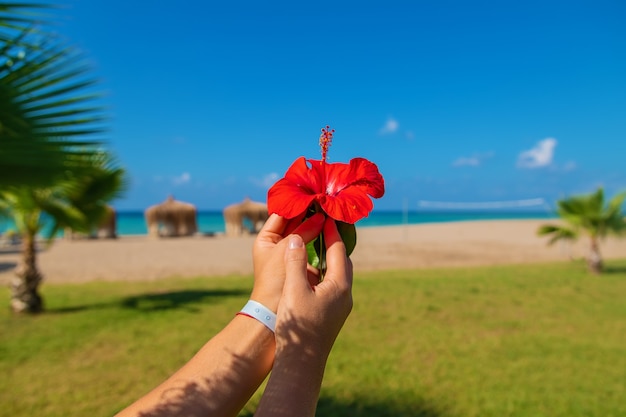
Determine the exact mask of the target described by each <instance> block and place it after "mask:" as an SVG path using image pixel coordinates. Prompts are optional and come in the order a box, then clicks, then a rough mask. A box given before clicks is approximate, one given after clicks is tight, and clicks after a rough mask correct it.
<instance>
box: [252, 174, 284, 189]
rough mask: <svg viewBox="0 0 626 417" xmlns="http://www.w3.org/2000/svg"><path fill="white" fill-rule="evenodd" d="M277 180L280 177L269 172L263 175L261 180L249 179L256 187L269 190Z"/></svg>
mask: <svg viewBox="0 0 626 417" xmlns="http://www.w3.org/2000/svg"><path fill="white" fill-rule="evenodd" d="M279 178H280V176H279V175H278V174H277V173H275V172H271V173H269V174H267V175H264V176H263V177H262V178H251V179H250V181H252V183H253V184H254V185H256V186H258V187H262V188H270V187H271V186H272V185H274V183H275V182H276V181H278V180H279Z"/></svg>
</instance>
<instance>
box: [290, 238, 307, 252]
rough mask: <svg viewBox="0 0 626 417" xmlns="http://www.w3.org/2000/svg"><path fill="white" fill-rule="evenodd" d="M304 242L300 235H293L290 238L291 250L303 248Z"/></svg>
mask: <svg viewBox="0 0 626 417" xmlns="http://www.w3.org/2000/svg"><path fill="white" fill-rule="evenodd" d="M303 247H304V242H303V241H302V238H301V237H300V236H298V235H293V236H291V237H290V238H289V249H298V248H303Z"/></svg>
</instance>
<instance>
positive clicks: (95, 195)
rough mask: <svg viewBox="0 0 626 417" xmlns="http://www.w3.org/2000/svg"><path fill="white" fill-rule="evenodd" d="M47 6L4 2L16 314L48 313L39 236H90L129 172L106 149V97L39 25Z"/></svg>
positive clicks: (5, 122)
mask: <svg viewBox="0 0 626 417" xmlns="http://www.w3.org/2000/svg"><path fill="white" fill-rule="evenodd" d="M42 7H44V8H46V7H48V6H45V5H44V6H41V5H24V4H17V3H15V4H10V3H2V4H0V214H2V213H4V214H5V215H6V216H9V217H10V218H12V220H13V222H14V223H15V226H16V228H17V229H18V233H19V234H21V237H22V240H23V247H22V258H21V261H20V263H19V265H18V266H17V268H16V279H15V280H13V282H12V298H11V306H12V308H13V310H14V311H17V312H22V311H23V312H37V311H41V310H42V308H43V303H42V300H41V296H40V295H39V293H38V291H37V290H38V287H39V284H40V283H41V280H42V275H41V273H40V272H39V270H38V268H37V263H36V255H37V252H36V246H35V244H36V242H35V239H36V237H37V235H38V234H39V233H40V232H42V230H43V229H44V226H46V225H50V226H51V228H52V229H51V233H50V235H49V236H48V238H49V241H51V240H52V239H53V238H54V236H55V234H56V231H57V230H59V229H60V228H61V227H70V228H73V229H75V230H78V231H88V230H89V229H90V228H91V227H93V225H94V224H95V223H96V222H97V221H98V220H99V218H100V216H101V215H102V213H103V211H104V210H105V204H106V202H108V201H110V200H111V199H113V198H115V197H117V196H119V194H120V192H122V191H123V189H124V188H125V173H124V171H123V170H122V169H121V168H119V167H118V166H117V164H116V162H115V161H114V159H113V157H112V156H111V155H110V154H108V153H107V152H106V151H104V150H103V149H102V143H103V141H102V138H101V134H102V133H103V132H104V131H105V129H104V120H105V118H104V117H103V116H104V113H105V112H104V109H103V107H102V106H101V105H99V104H98V103H97V101H98V99H99V98H101V95H100V94H99V93H98V92H96V91H95V90H94V88H93V87H94V85H95V80H94V79H93V78H91V77H89V76H88V72H89V67H88V66H86V65H85V64H84V62H83V58H82V56H81V55H80V54H78V53H76V52H75V51H74V50H73V49H72V48H71V47H69V46H66V45H65V44H64V43H63V42H62V41H61V40H60V39H59V38H58V37H56V36H54V35H53V34H51V33H49V32H46V31H44V30H42V29H41V28H39V27H37V23H39V22H35V21H34V19H39V20H41V19H44V20H45V19H46V18H47V17H46V16H44V15H43V14H42V13H40V12H39V9H40V8H42Z"/></svg>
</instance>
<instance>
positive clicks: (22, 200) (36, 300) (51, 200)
mask: <svg viewBox="0 0 626 417" xmlns="http://www.w3.org/2000/svg"><path fill="white" fill-rule="evenodd" d="M91 163H92V164H93V165H92V168H91V170H90V171H89V172H85V171H84V170H83V172H82V174H83V175H82V176H81V177H77V176H75V175H73V174H72V173H71V172H69V173H68V175H67V177H66V178H65V179H64V180H63V181H59V182H58V183H57V184H56V185H54V186H51V187H44V188H34V187H27V186H13V187H7V188H5V189H4V190H2V191H0V210H3V211H4V212H5V213H8V216H9V217H10V219H11V220H12V221H13V223H14V224H15V227H16V229H17V232H18V234H19V235H20V236H21V238H22V251H21V259H20V262H19V263H18V265H17V267H16V268H15V279H14V280H13V281H12V282H11V308H12V309H13V311H14V312H17V313H21V312H28V313H37V312H40V311H42V310H43V301H42V298H41V295H40V294H39V291H38V288H39V285H40V283H41V281H42V279H43V276H42V274H41V273H40V271H39V268H38V267H37V248H36V239H37V236H38V235H39V234H41V233H42V231H43V230H44V229H48V236H47V241H48V243H51V242H52V241H53V239H54V238H55V237H56V235H57V233H58V231H59V230H60V229H62V228H70V229H72V230H75V231H79V232H85V233H89V232H90V231H91V230H93V228H94V227H96V226H97V225H98V224H99V222H100V221H101V219H102V218H103V216H104V215H105V214H106V207H107V203H108V202H109V201H111V200H113V199H114V198H117V197H119V196H120V194H121V193H122V192H123V191H124V189H125V188H126V181H125V172H124V170H123V169H122V168H119V167H117V166H116V165H115V163H114V161H113V160H112V159H111V158H110V157H109V156H108V155H107V154H104V153H102V154H100V155H99V156H98V158H96V159H92V161H91Z"/></svg>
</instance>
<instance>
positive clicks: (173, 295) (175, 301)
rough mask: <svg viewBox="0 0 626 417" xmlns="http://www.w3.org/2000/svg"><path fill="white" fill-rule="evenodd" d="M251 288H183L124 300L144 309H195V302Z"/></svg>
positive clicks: (236, 295) (233, 294)
mask: <svg viewBox="0 0 626 417" xmlns="http://www.w3.org/2000/svg"><path fill="white" fill-rule="evenodd" d="M249 292H250V290H182V291H169V292H162V293H153V294H142V295H137V296H133V297H127V298H125V299H123V300H122V302H121V305H122V307H124V308H132V309H136V310H142V311H154V310H171V309H177V308H186V309H191V310H194V308H193V307H192V305H193V304H206V303H210V302H212V301H215V299H220V298H223V297H239V296H243V295H246V294H248V293H249Z"/></svg>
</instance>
